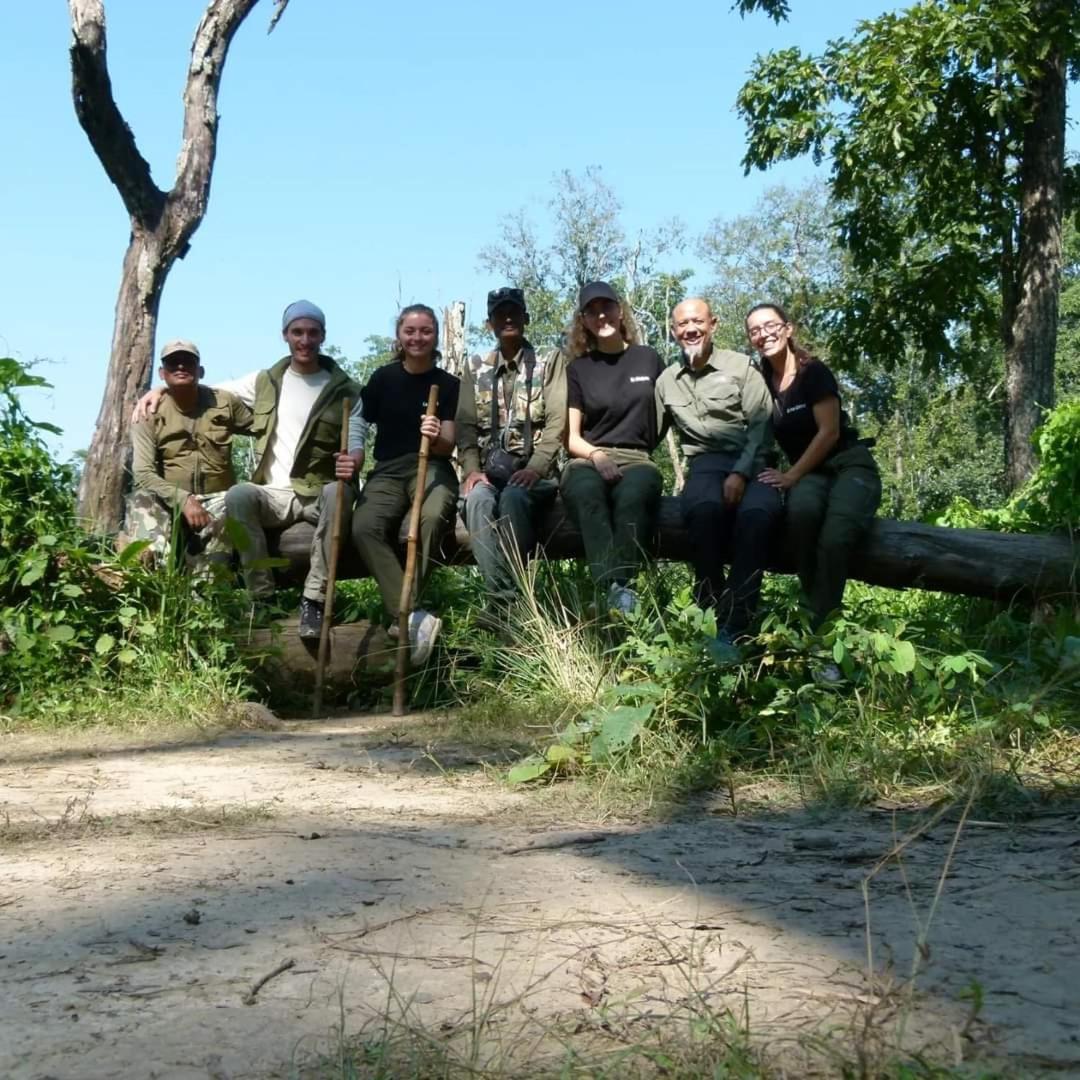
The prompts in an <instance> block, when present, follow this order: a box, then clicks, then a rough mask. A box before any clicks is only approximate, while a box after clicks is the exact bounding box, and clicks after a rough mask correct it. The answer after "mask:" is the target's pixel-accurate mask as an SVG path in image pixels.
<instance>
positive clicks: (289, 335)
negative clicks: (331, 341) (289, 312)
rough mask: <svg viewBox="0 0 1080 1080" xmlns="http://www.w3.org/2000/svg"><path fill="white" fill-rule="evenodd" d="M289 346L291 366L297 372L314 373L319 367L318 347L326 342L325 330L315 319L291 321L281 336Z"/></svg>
mask: <svg viewBox="0 0 1080 1080" xmlns="http://www.w3.org/2000/svg"><path fill="white" fill-rule="evenodd" d="M281 336H282V337H283V338H284V339H285V344H286V345H288V346H289V356H290V357H291V358H292V366H293V367H294V368H296V369H297V370H299V371H314V370H315V369H316V368H317V367H318V366H319V346H320V345H322V343H323V342H324V341H325V340H326V330H325V329H324V328H323V326H322V324H321V323H319V322H317V321H316V320H315V319H293V321H292V322H291V323H289V325H288V326H286V327H285V330H284V332H283V333H282V335H281Z"/></svg>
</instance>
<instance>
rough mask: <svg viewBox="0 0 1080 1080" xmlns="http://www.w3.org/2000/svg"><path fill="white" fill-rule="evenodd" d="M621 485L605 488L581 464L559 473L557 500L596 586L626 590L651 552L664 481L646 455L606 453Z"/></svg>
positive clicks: (584, 463)
mask: <svg viewBox="0 0 1080 1080" xmlns="http://www.w3.org/2000/svg"><path fill="white" fill-rule="evenodd" d="M605 453H606V454H607V455H608V457H610V458H611V459H612V461H614V462H615V464H616V465H618V467H619V472H620V473H621V474H622V479H621V480H620V481H619V482H618V483H617V484H610V485H609V484H607V483H605V482H604V479H603V477H601V475H600V474H599V473H598V472H597V471H596V469H594V468H593V466H592V464H591V463H590V462H588V461H585V460H584V459H583V458H576V459H575V460H573V461H571V462H570V463H569V464H568V465H567V466H566V468H565V469H563V473H562V481H561V485H560V486H561V488H562V497H563V503H564V505H565V506H566V509H567V512H568V513H569V515H570V518H571V520H572V521H573V522H574V524H575V525H576V526H577V528H578V531H579V532H580V533H581V539H582V542H583V543H584V545H585V558H586V559H587V560H588V563H589V570H590V572H591V573H592V576H593V580H594V581H595V582H596V584H597V585H600V586H603V587H607V586H610V585H616V584H617V585H625V584H626V583H627V582H628V581H629V580H630V579H631V578H632V577H633V576H634V574H635V573H637V569H638V567H639V566H640V565H641V561H642V559H643V558H644V556H645V555H646V554H648V553H649V552H650V551H651V550H652V546H653V536H654V535H655V533H656V517H657V514H658V512H659V509H660V491H661V488H662V487H663V479H662V478H661V476H660V470H659V469H657V467H656V466H655V465H654V464H653V463H652V462H651V461H650V460H649V456H648V454H646V453H645V452H644V451H637V450H605Z"/></svg>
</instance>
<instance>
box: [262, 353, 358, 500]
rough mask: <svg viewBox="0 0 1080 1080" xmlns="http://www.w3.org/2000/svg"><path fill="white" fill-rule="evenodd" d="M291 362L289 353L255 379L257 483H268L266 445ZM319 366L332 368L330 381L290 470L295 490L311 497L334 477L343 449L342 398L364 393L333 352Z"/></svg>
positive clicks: (314, 407) (308, 420) (268, 442)
mask: <svg viewBox="0 0 1080 1080" xmlns="http://www.w3.org/2000/svg"><path fill="white" fill-rule="evenodd" d="M290 362H291V361H290V359H289V357H287V356H286V357H285V358H284V359H283V360H279V361H278V362H277V363H276V364H275V365H274V366H273V367H272V368H269V369H268V370H266V371H260V372H259V374H258V376H257V377H256V379H255V405H254V409H253V411H254V413H255V419H254V421H253V422H252V425H251V433H252V434H253V435H254V436H255V461H256V463H257V464H256V466H255V472H254V474H253V475H252V478H251V479H252V480H253V481H254V482H255V483H256V484H265V483H266V464H267V462H266V448H267V446H269V445H270V436H271V435H273V434H274V426H275V425H276V423H277V405H278V398H279V397H280V395H281V381H282V379H283V378H284V377H285V370H286V368H288V366H289V364H290ZM319 366H320V367H321V368H323V370H324V371H329V372H330V381H329V382H328V383H327V384H326V385H325V386H324V387H323V388H322V392H321V393H320V394H319V396H318V398H317V399H316V401H315V404H314V405H313V406H312V408H311V412H310V413H309V414H308V418H307V423H306V424H305V425H304V430H303V432H302V433H301V435H300V442H299V444H298V445H297V447H296V457H295V459H294V460H293V466H292V469H291V470H290V472H289V477H290V479H291V480H292V486H293V491H295V492H296V494H297V495H303V496H308V497H310V496H314V495H318V494H319V492H320V491H322V488H323V485H324V484H327V483H329V482H330V481H331V480H333V479H334V454H335V453H336V452H337V451H338V450H340V449H341V402H342V399H343V398H349V400H350V401H353V402H355V401H356V400H357V398H359V396H360V387H359V386H357V384H356V383H354V382H353V381H352V379H350V378H349V376H348V375H346V374H345V372H344V371H342V370H341V368H339V367H338V366H337V364H335V363H334V361H333V360H331V359H330V357H329V356H320V357H319Z"/></svg>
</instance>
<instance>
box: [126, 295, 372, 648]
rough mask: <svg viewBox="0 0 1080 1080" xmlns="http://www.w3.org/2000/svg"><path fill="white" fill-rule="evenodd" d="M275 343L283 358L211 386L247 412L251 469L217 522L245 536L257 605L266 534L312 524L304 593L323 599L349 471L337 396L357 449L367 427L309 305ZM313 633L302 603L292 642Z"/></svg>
mask: <svg viewBox="0 0 1080 1080" xmlns="http://www.w3.org/2000/svg"><path fill="white" fill-rule="evenodd" d="M281 336H282V337H283V338H284V339H285V344H286V345H288V347H289V355H288V356H285V357H283V358H282V359H281V360H279V361H278V362H277V363H276V364H274V365H273V366H272V367H270V368H267V369H266V370H264V371H253V372H250V373H249V374H247V375H243V376H241V377H240V378H239V379H233V380H230V381H229V382H226V383H222V384H221V385H220V386H219V387H218V388H217V389H221V390H228V391H230V392H231V393H233V394H235V395H236V396H237V397H238V398H239V399H240V400H241V401H242V402H243V403H244V404H245V405H247V406H249V407H250V408H251V409H252V411H253V412H254V414H255V419H254V421H253V423H252V430H251V433H252V435H253V436H254V438H255V469H254V471H253V473H252V476H251V481H250V482H249V483H244V484H236V485H235V486H233V487H231V488H229V490H228V492H227V493H226V495H225V514H226V517H227V518H228V519H229V520H230V521H232V522H235V523H236V524H237V525H239V526H241V527H242V531H243V533H244V534H246V543H244V544H243V546H242V547H241V550H240V560H241V563H242V564H243V568H244V583H245V585H246V586H247V589H248V592H249V593H250V594H251V597H252V600H253V601H254V602H255V603H257V604H265V603H267V602H269V601H271V600H272V597H273V594H274V576H273V573H272V572H271V571H270V570H269V569H267V568H266V566H265V562H266V559H267V554H268V552H267V545H266V530H267V529H284V528H287V527H288V526H290V525H292V524H295V523H296V522H297V521H310V522H313V523H315V524H316V530H315V540H314V542H313V544H312V549H311V570H310V571H309V573H308V578H307V581H306V582H305V590H304V591H305V594H307V595H312V594H313V595H322V594H323V593H325V588H326V569H327V560H326V548H327V546H328V545H327V543H326V541H327V539H328V537H327V535H326V534H327V533H328V531H329V522H331V521H332V520H333V510H334V506H333V504H334V500H335V498H336V491H337V485H336V483H335V480H336V479H338V478H340V479H343V480H347V481H350V482H351V481H352V480H353V479H354V477H355V473H356V459H355V458H354V457H353V456H352V455H349V454H342V453H340V446H341V403H342V400H343V399H344V398H349V399H350V401H351V402H352V403H353V407H352V410H351V416H350V421H349V427H350V431H353V428H354V426H355V427H356V432H354V435H357V436H358V438H359V441H361V442H362V437H363V430H364V429H366V425H365V424H364V422H363V419H362V416H361V412H360V410H361V402H360V387H359V386H358V385H357V384H356V383H355V382H353V381H352V379H350V378H349V376H348V375H347V374H346V373H345V372H344V371H343V370H342V369H341V368H340V367H338V365H337V364H335V363H334V361H333V360H332V359H331V358H330V357H329V356H326V355H325V354H324V353H322V352H320V351H319V350H320V346H321V345H322V343H323V341H325V339H326V316H325V315H324V314H323V313H322V310H321V309H320V308H319V307H317V306H316V305H315V304H313V303H311V301H309V300H297V301H295V302H294V303H292V304H289V306H288V307H287V308H285V310H284V312H283V313H282V316H281ZM160 394H161V391H159V390H151V391H150V393H149V394H147V395H145V396H144V397H143V399H142V400H141V401H140V402H139V404H138V406H136V413H135V416H136V419H138V418H140V417H142V416H144V415H146V414H147V413H152V412H153V411H154V410H155V409H156V408H157V399H158V397H159V396H160ZM352 441H353V442H356V441H357V438H354V439H353V440H352ZM238 546H239V545H238ZM321 625H322V604H321V603H319V602H318V601H307V600H305V603H304V605H303V606H302V608H301V623H300V636H301V637H316V638H317V637H318V636H319V628H320V627H321Z"/></svg>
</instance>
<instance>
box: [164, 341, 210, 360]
mask: <svg viewBox="0 0 1080 1080" xmlns="http://www.w3.org/2000/svg"><path fill="white" fill-rule="evenodd" d="M176 353H188V354H189V355H191V356H194V357H195V359H196V360H198V359H200V357H199V347H198V346H197V345H195V344H193V343H192V342H190V341H184V340H183V339H181V338H177V339H176V341H170V342H168V344H166V345H164V346H163V347H162V349H161V362H162V363H164V362H165V360H166V358H167V357H170V356H174V355H175V354H176Z"/></svg>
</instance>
